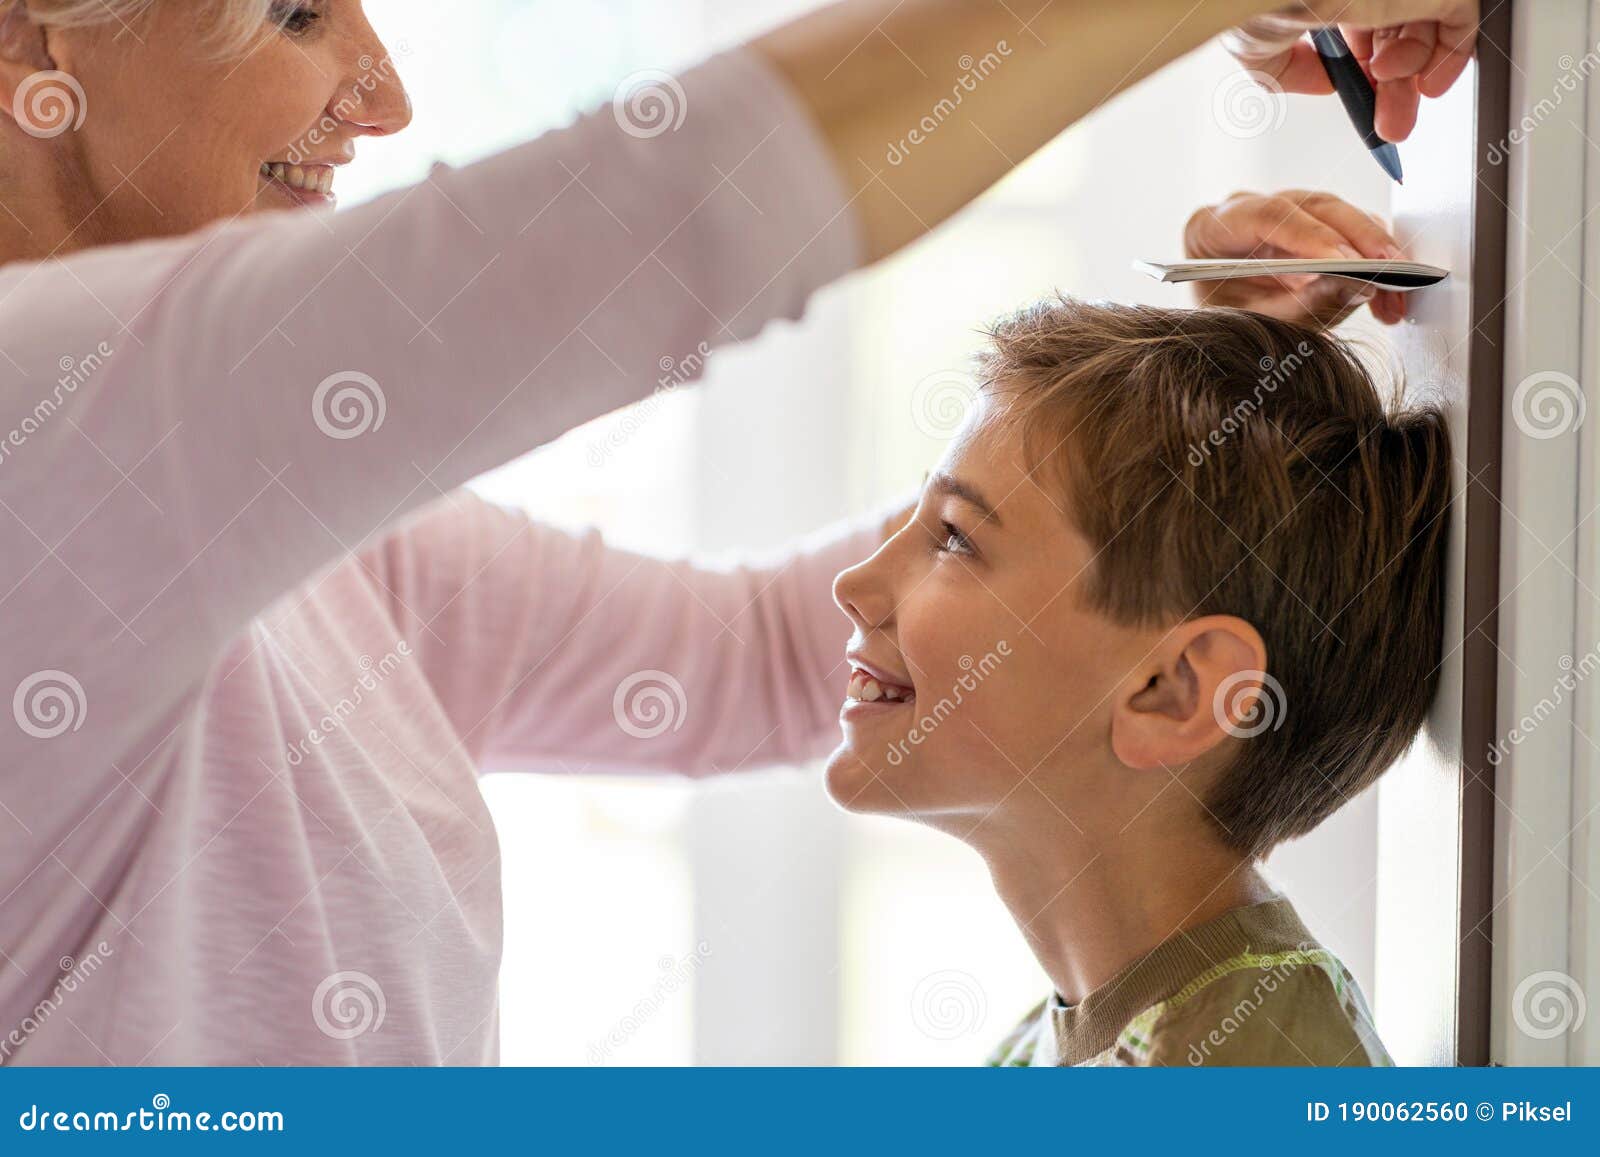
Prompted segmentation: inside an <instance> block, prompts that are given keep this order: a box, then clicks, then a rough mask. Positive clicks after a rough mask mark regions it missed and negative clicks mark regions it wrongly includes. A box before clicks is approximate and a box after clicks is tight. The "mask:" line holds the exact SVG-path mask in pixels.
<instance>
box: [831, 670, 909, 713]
mask: <svg viewBox="0 0 1600 1157" xmlns="http://www.w3.org/2000/svg"><path fill="white" fill-rule="evenodd" d="M915 699H916V691H915V689H914V688H912V687H911V686H910V685H909V684H906V683H899V682H895V681H894V680H892V679H890V678H889V676H888V675H886V674H885V673H884V672H883V671H881V670H879V669H878V668H876V667H869V666H866V665H865V664H863V663H862V662H861V661H860V660H858V659H855V658H854V657H852V658H851V659H850V683H849V686H848V688H847V689H846V692H845V701H844V713H845V714H856V713H858V712H870V711H884V710H892V709H894V708H897V707H905V706H909V705H910V704H911V702H912V701H913V700H915Z"/></svg>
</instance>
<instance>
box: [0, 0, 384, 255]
mask: <svg viewBox="0 0 1600 1157" xmlns="http://www.w3.org/2000/svg"><path fill="white" fill-rule="evenodd" d="M199 7H200V6H199V5H195V4H191V3H187V2H184V3H179V2H177V0H157V2H156V4H155V5H154V6H153V8H152V9H151V10H150V14H149V15H148V17H146V18H144V19H141V20H138V21H135V22H134V23H132V24H130V25H126V26H125V25H122V24H120V23H118V22H115V21H112V22H107V23H103V24H100V25H96V26H92V27H88V28H70V29H58V28H52V29H49V30H48V34H47V37H46V40H45V47H46V51H47V53H48V56H49V61H48V66H49V67H53V68H54V69H56V70H59V71H60V72H64V73H66V74H68V75H69V76H71V77H72V78H73V80H75V81H76V83H77V85H78V86H80V88H81V90H82V93H83V98H84V99H83V108H82V124H81V126H80V127H79V128H78V129H77V130H75V131H67V132H61V133H58V134H56V135H44V134H36V133H30V134H28V135H27V136H18V135H17V134H15V133H12V134H8V136H9V137H11V138H14V140H15V144H16V147H17V148H32V149H38V150H51V151H53V152H54V154H55V155H54V156H53V157H51V158H50V168H51V170H52V171H54V172H55V173H56V174H57V175H58V179H57V185H58V187H59V188H62V189H64V190H70V191H72V192H73V193H76V194H80V198H79V204H80V212H81V215H82V219H81V220H79V221H76V222H74V225H82V226H83V227H84V228H85V229H86V231H88V232H91V233H92V234H93V236H92V237H91V238H89V239H85V240H84V241H83V243H99V242H103V241H119V240H131V239H135V238H141V237H151V236H166V235H175V234H180V233H186V232H189V231H191V230H193V229H195V228H198V227H200V226H203V225H206V224H209V223H211V222H214V221H218V220H222V219H227V218H232V217H235V216H238V215H241V214H245V213H252V212H256V211H260V210H267V209H290V208H303V207H315V206H327V205H331V204H332V203H333V197H332V193H333V190H334V174H335V171H336V167H337V166H339V165H342V164H345V163H347V162H349V161H350V160H351V159H352V158H353V157H354V155H355V145H356V141H357V139H358V138H360V137H363V136H368V135H378V134H386V133H392V132H397V131H399V130H400V129H402V128H404V127H405V126H406V124H407V123H408V122H409V120H410V115H411V109H410V102H409V100H408V98H407V96H406V91H405V88H404V86H403V85H402V84H401V82H400V80H399V77H398V74H397V71H396V68H395V65H394V62H393V61H392V60H391V59H390V57H389V55H388V52H387V50H386V49H385V47H384V45H383V44H382V42H381V41H380V40H379V39H378V36H377V34H376V33H374V31H373V30H372V27H371V25H370V24H368V23H367V18H366V14H365V12H364V11H363V7H362V3H361V0H300V2H285V3H278V4H274V6H273V13H272V15H273V17H274V18H281V19H282V21H283V26H282V27H281V28H271V27H268V28H267V30H266V31H267V34H266V36H265V37H264V38H263V39H262V40H261V42H260V43H258V44H256V45H255V46H253V47H252V48H250V49H248V50H246V51H244V52H242V53H240V54H237V55H235V56H233V57H231V58H227V59H217V58H216V55H217V54H216V51H215V46H214V43H212V42H208V40H207V34H208V32H209V31H210V28H209V26H208V25H207V24H206V22H205V21H204V19H203V17H201V16H198V15H197V14H196V9H197V8H199ZM74 99H75V98H74ZM41 107H43V106H41ZM8 127H9V126H8ZM22 127H23V128H24V129H26V128H27V126H26V125H24V126H22ZM264 166H265V167H264ZM297 186H298V187H297ZM74 247H76V246H74Z"/></svg>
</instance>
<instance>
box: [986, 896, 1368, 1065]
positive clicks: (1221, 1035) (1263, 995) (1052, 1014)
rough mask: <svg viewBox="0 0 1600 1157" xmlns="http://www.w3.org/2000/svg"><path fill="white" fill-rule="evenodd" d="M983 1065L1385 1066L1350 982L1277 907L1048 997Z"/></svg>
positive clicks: (1256, 910) (1196, 932) (1199, 932)
mask: <svg viewBox="0 0 1600 1157" xmlns="http://www.w3.org/2000/svg"><path fill="white" fill-rule="evenodd" d="M989 1062H990V1063H991V1064H995V1065H1052V1064H1062V1065H1140V1066H1143V1065H1190V1066H1198V1065H1346V1066H1349V1065H1360V1066H1364V1065H1388V1064H1391V1063H1392V1062H1391V1061H1390V1059H1389V1055H1388V1053H1387V1052H1386V1051H1385V1050H1384V1048H1383V1045H1382V1043H1381V1042H1380V1041H1379V1039H1378V1034H1377V1031H1376V1029H1375V1028H1374V1027H1373V1024H1372V1016H1371V1013H1370V1012H1369V1011H1368V1009H1367V1004H1366V1001H1365V999H1363V997H1362V995H1361V990H1360V988H1359V987H1358V986H1357V985H1356V982H1355V979H1354V978H1353V977H1352V976H1351V975H1350V972H1349V970H1348V969H1346V968H1345V966H1344V964H1343V963H1342V962H1341V961H1340V960H1339V959H1338V958H1337V957H1336V956H1335V955H1334V954H1333V953H1332V952H1330V951H1328V950H1327V949H1326V948H1323V947H1322V946H1321V945H1319V944H1317V943H1316V942H1315V941H1314V940H1313V939H1312V938H1311V936H1310V934H1309V933H1308V932H1306V931H1305V929H1304V926H1303V925H1301V924H1300V922H1299V919H1298V918H1297V917H1296V916H1295V915H1294V910H1293V908H1292V906H1290V905H1289V902H1288V901H1287V900H1283V899H1281V898H1280V899H1276V900H1271V901H1267V902H1266V903H1265V904H1255V905H1251V906H1249V907H1247V908H1242V909H1238V910H1236V911H1235V912H1230V913H1227V914H1225V915H1224V916H1222V917H1219V918H1218V920H1216V921H1211V922H1209V923H1208V924H1206V925H1202V926H1200V927H1199V928H1195V929H1190V930H1188V931H1187V932H1185V933H1180V934H1179V935H1178V936H1175V937H1173V938H1171V939H1169V940H1168V941H1166V942H1164V943H1163V944H1161V945H1160V946H1158V947H1157V948H1156V949H1155V950H1153V951H1152V952H1151V953H1149V954H1148V955H1147V956H1146V957H1144V958H1143V959H1142V960H1140V961H1137V962H1135V964H1133V965H1131V966H1130V967H1129V968H1128V969H1125V970H1124V971H1123V972H1122V973H1119V974H1118V975H1117V976H1116V977H1114V978H1113V979H1112V980H1110V981H1108V982H1107V983H1106V984H1105V985H1103V986H1101V988H1099V989H1097V990H1096V991H1095V992H1093V993H1091V994H1090V995H1089V996H1088V997H1087V998H1086V999H1085V1000H1084V1001H1083V1002H1082V1003H1081V1004H1078V1005H1076V1006H1072V1007H1068V1006H1066V1005H1064V1004H1062V1003H1061V1001H1060V1000H1059V999H1058V998H1056V997H1054V996H1052V997H1050V998H1049V999H1047V1000H1045V1001H1043V1002H1042V1003H1041V1004H1039V1005H1038V1006H1036V1007H1035V1009H1034V1010H1033V1012H1031V1013H1030V1014H1029V1015H1028V1017H1027V1018H1025V1019H1024V1020H1023V1021H1022V1023H1021V1024H1019V1025H1017V1027H1016V1028H1015V1029H1013V1030H1012V1031H1011V1033H1010V1034H1009V1035H1008V1036H1007V1037H1006V1038H1005V1040H1004V1041H1002V1042H1001V1044H1000V1045H999V1047H998V1048H996V1049H995V1051H994V1053H993V1054H991V1056H990V1058H989Z"/></svg>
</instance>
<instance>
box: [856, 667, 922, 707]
mask: <svg viewBox="0 0 1600 1157" xmlns="http://www.w3.org/2000/svg"><path fill="white" fill-rule="evenodd" d="M848 694H849V696H850V698H852V699H857V700H860V701H861V702H862V703H877V702H880V701H882V700H885V699H887V700H889V701H890V702H892V703H900V702H906V701H909V700H910V699H911V691H910V689H909V688H904V687H895V686H885V685H884V684H882V683H879V682H878V681H877V680H876V679H874V678H873V677H872V676H871V675H868V674H867V673H866V672H865V671H852V672H851V674H850V687H849V691H848Z"/></svg>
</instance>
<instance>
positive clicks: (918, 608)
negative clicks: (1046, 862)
mask: <svg viewBox="0 0 1600 1157" xmlns="http://www.w3.org/2000/svg"><path fill="white" fill-rule="evenodd" d="M995 404H996V403H995V402H993V401H992V400H990V399H989V397H988V396H987V395H984V396H982V397H981V398H980V401H979V405H978V407H977V409H976V410H975V411H974V413H973V415H972V417H971V419H970V420H969V422H968V425H967V426H966V428H965V429H964V431H963V432H962V434H961V435H960V436H958V437H957V438H956V439H955V441H954V442H952V444H951V445H950V447H949V449H948V451H947V452H946V454H945V456H944V458H943V460H942V461H941V462H940V464H939V466H938V468H937V469H936V470H935V471H934V473H933V474H931V475H930V477H929V479H928V483H927V485H926V486H925V488H924V490H923V494H922V499H921V502H920V504H919V506H918V508H917V512H916V515H915V516H914V517H913V519H912V520H911V522H909V523H908V524H907V525H906V527H905V528H904V529H902V530H901V531H900V532H899V533H898V534H897V535H895V536H894V537H893V538H891V539H890V540H889V541H888V542H887V543H885V544H884V546H883V547H882V548H881V549H880V550H879V551H878V552H877V553H876V554H874V555H873V556H872V557H871V558H869V559H867V560H866V561H865V562H863V563H861V564H860V565H858V566H856V567H853V568H851V569H850V570H847V571H845V572H843V573H842V574H840V575H839V577H838V578H837V579H836V580H835V582H834V598H835V600H836V601H837V602H838V604H839V606H840V607H841V608H843V609H844V611H845V613H846V614H847V615H848V616H849V617H850V620H851V622H852V623H853V624H854V626H855V633H854V636H853V637H852V639H851V643H850V658H851V665H852V674H851V680H852V682H851V688H850V691H849V693H848V695H849V697H848V698H847V699H846V701H845V705H844V709H843V710H842V711H841V714H840V720H841V725H842V728H843V736H844V740H843V742H842V743H841V744H840V746H839V748H838V749H837V750H836V751H835V752H834V753H833V756H832V757H831V759H830V761H829V764H828V771H827V781H828V791H829V794H830V795H832V796H833V798H834V799H835V800H836V801H837V802H839V803H840V804H841V805H843V806H844V807H846V808H849V809H851V810H853V811H866V812H880V813H891V814H898V815H902V816H906V817H910V818H917V819H921V820H924V821H927V822H929V823H932V824H934V825H935V826H940V827H944V828H946V830H951V831H954V832H956V834H963V833H964V832H965V831H966V829H967V828H969V827H970V826H971V825H972V824H974V823H979V822H985V821H987V820H991V819H997V818H1000V817H998V816H997V815H996V813H997V810H998V809H1000V808H1001V807H1002V806H1003V805H1007V804H1010V805H1015V806H1019V807H1022V808H1026V809H1029V810H1036V809H1040V808H1048V806H1049V805H1047V804H1046V802H1045V800H1043V799H1041V798H1040V795H1041V794H1044V795H1045V796H1047V798H1049V799H1050V800H1051V801H1052V802H1054V803H1055V804H1056V807H1057V810H1061V809H1066V810H1067V811H1069V812H1070V811H1071V810H1072V803H1071V799H1072V797H1073V795H1074V794H1075V793H1077V792H1080V791H1082V790H1084V789H1085V786H1086V785H1085V782H1084V775H1085V774H1086V769H1087V768H1088V767H1089V766H1090V765H1092V764H1093V763H1094V762H1095V757H1096V756H1097V755H1106V756H1108V757H1109V752H1110V747H1109V731H1110V718H1111V712H1112V709H1113V703H1114V701H1115V699H1116V695H1115V692H1116V691H1117V689H1118V688H1119V686H1120V685H1121V684H1123V683H1126V682H1127V681H1128V679H1129V677H1130V675H1131V674H1132V673H1133V671H1134V670H1135V669H1136V668H1137V667H1138V665H1139V662H1140V659H1141V656H1142V655H1145V654H1148V646H1149V644H1148V640H1147V639H1146V638H1145V637H1144V635H1143V633H1142V632H1140V631H1135V630H1129V629H1126V628H1123V627H1121V626H1119V625H1118V624H1117V623H1115V622H1113V621H1112V620H1111V619H1110V618H1109V617H1107V616H1105V615H1103V614H1101V613H1099V612H1096V611H1093V610H1089V609H1086V608H1085V607H1084V606H1083V605H1082V599H1081V598H1080V597H1079V590H1080V589H1081V587H1082V586H1083V585H1084V580H1085V578H1086V575H1087V573H1088V568H1089V566H1090V565H1091V563H1092V561H1093V557H1094V552H1093V550H1092V549H1091V547H1090V544H1089V542H1088V541H1087V540H1086V539H1085V538H1083V537H1082V536H1081V535H1080V534H1078V533H1077V532H1076V531H1075V530H1074V529H1073V528H1072V526H1071V524H1070V521H1069V519H1068V517H1067V515H1066V514H1065V513H1064V511H1063V510H1062V503H1061V498H1060V496H1059V495H1058V494H1056V493H1055V491H1054V487H1053V486H1052V485H1051V484H1050V483H1048V482H1046V481H1044V480H1043V479H1039V478H1036V477H1035V476H1033V475H1032V474H1030V473H1029V472H1028V471H1027V470H1026V469H1025V468H1024V466H1023V454H1022V447H1021V446H1020V445H1019V444H1017V439H1016V435H1012V434H1002V433H1001V432H1000V428H999V427H997V426H996V425H995V424H994V423H993V422H990V421H988V420H987V419H988V417H989V416H990V410H991V407H993V406H994V405H995ZM867 671H876V672H877V674H878V675H879V676H880V686H881V683H882V680H885V679H886V680H887V681H888V682H890V683H898V684H900V685H902V686H905V687H907V688H909V695H910V698H909V700H907V698H906V695H905V693H900V694H899V695H898V697H897V698H893V699H891V698H887V697H882V698H877V699H876V701H869V702H861V701H860V699H861V697H862V696H863V695H865V697H866V698H867V699H869V700H871V699H873V698H874V696H875V695H876V692H875V691H874V689H873V688H871V687H869V686H867V685H866V684H865V678H866V675H865V672H867ZM1068 774H1070V775H1072V776H1073V777H1074V778H1073V780H1072V783H1071V784H1068V783H1067V782H1066V781H1065V776H1066V775H1068Z"/></svg>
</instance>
